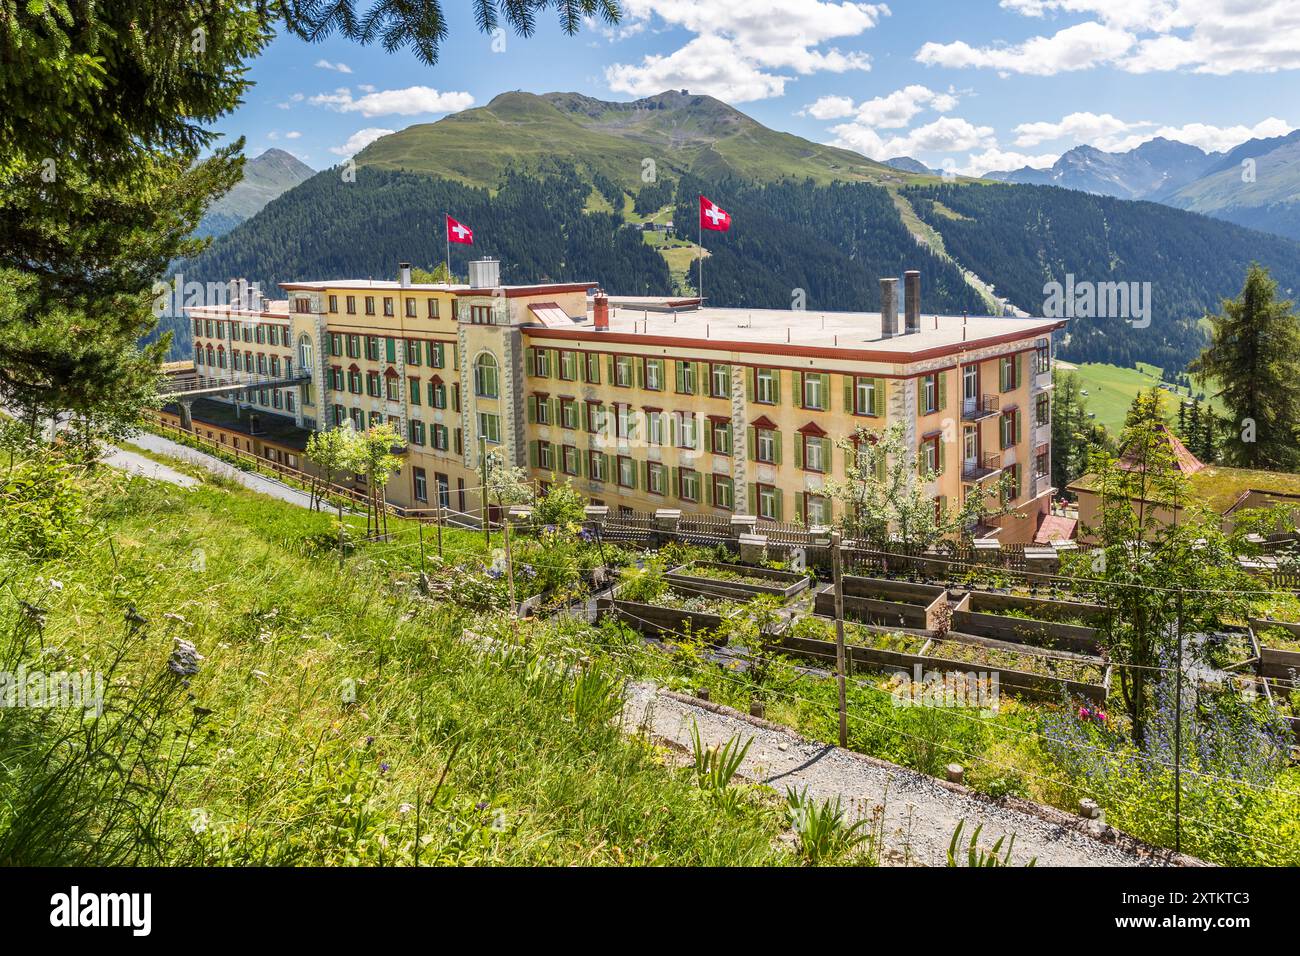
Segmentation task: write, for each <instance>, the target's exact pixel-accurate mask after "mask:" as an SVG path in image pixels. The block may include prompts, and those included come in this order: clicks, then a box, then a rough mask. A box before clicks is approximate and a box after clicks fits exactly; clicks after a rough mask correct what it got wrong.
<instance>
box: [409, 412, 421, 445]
mask: <svg viewBox="0 0 1300 956" xmlns="http://www.w3.org/2000/svg"><path fill="white" fill-rule="evenodd" d="M407 424H408V430H409V431H410V433H411V444H412V445H423V444H424V422H422V421H420V420H419V419H418V418H412V419H411V420H410V422H408V423H407Z"/></svg>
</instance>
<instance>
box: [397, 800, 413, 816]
mask: <svg viewBox="0 0 1300 956" xmlns="http://www.w3.org/2000/svg"><path fill="white" fill-rule="evenodd" d="M414 809H415V804H413V803H403V804H401V805H400V806H398V808H397V812H398V813H400V814H401V815H402V816H406V814H408V813H410V812H411V811H412V810H414Z"/></svg>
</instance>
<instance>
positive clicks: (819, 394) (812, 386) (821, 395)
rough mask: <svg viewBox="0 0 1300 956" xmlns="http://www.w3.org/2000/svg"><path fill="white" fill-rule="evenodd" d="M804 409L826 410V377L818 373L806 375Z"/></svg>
mask: <svg viewBox="0 0 1300 956" xmlns="http://www.w3.org/2000/svg"><path fill="white" fill-rule="evenodd" d="M803 407H804V408H811V409H814V410H824V409H825V408H826V376H825V375H821V374H818V373H804V377H803Z"/></svg>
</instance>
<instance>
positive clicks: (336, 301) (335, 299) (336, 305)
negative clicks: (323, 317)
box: [330, 295, 339, 312]
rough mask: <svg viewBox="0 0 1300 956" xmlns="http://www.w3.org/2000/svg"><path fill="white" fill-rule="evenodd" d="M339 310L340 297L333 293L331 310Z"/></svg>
mask: <svg viewBox="0 0 1300 956" xmlns="http://www.w3.org/2000/svg"><path fill="white" fill-rule="evenodd" d="M338 310H339V297H338V296H336V295H332V296H330V311H331V312H337V311H338Z"/></svg>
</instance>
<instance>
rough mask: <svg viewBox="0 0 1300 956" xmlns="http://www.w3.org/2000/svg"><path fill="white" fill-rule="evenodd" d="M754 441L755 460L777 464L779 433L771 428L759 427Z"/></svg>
mask: <svg viewBox="0 0 1300 956" xmlns="http://www.w3.org/2000/svg"><path fill="white" fill-rule="evenodd" d="M756 431H757V442H756V443H755V449H754V451H755V460H756V461H762V462H767V463H768V464H772V465H774V464H777V454H778V452H777V449H778V445H779V443H780V438H779V433H778V432H776V431H775V430H774V429H771V428H759V429H756Z"/></svg>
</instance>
